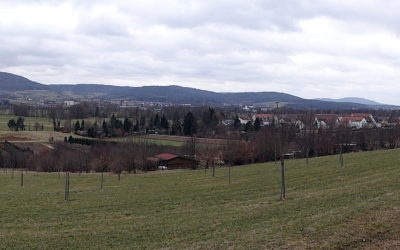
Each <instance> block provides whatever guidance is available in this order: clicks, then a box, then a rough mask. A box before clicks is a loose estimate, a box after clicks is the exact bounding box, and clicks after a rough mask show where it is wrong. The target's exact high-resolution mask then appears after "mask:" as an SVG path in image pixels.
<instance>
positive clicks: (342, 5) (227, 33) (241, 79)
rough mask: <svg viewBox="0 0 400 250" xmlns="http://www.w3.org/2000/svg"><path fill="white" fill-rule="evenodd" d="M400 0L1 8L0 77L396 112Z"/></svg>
mask: <svg viewBox="0 0 400 250" xmlns="http://www.w3.org/2000/svg"><path fill="white" fill-rule="evenodd" d="M399 10H400V1H395V0H393V1H392V0H385V1H380V0H376V1H372V0H357V1H356V0H321V1H312V0H297V1H295V0H293V1H290V0H287V1H286V0H274V1H272V0H241V1H238V0H198V1H194V0H181V1H180V0H134V1H131V0H126V1H125V0H112V1H109V0H99V1H94V0H93V1H82V0H71V1H62V0H18V1H15V0H9V1H8V0H1V1H0V16H1V18H0V38H1V43H0V71H5V72H10V73H14V74H19V75H22V76H25V77H28V78H30V79H32V80H35V81H38V82H41V83H45V84H53V83H104V84H113V85H129V86H142V85H171V84H178V85H182V86H190V87H196V88H201V89H207V90H213V91H231V92H237V91H280V92H286V93H290V94H295V95H298V96H301V97H304V98H318V97H333V98H338V97H344V96H359V97H366V98H370V99H373V100H377V101H380V102H384V103H390V104H400V99H399V98H398V97H399V96H400V95H399V94H400V88H399V87H400V82H399V79H400V70H399V69H400V37H399V33H400V15H399V14H398V11H399Z"/></svg>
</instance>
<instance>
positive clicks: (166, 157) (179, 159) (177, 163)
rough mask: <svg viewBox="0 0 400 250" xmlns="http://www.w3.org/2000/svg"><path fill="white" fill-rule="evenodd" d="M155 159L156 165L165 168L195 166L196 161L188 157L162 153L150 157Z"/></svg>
mask: <svg viewBox="0 0 400 250" xmlns="http://www.w3.org/2000/svg"><path fill="white" fill-rule="evenodd" d="M152 158H153V159H155V160H157V162H158V166H165V167H167V169H184V168H196V167H197V162H196V161H193V160H192V159H190V158H189V157H183V156H179V155H175V154H168V153H163V154H159V155H156V156H154V157H152Z"/></svg>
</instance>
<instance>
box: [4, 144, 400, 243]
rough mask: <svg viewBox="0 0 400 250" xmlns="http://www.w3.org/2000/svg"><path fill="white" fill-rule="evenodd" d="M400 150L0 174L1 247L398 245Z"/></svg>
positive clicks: (399, 237) (399, 225)
mask: <svg viewBox="0 0 400 250" xmlns="http://www.w3.org/2000/svg"><path fill="white" fill-rule="evenodd" d="M399 156H400V151H399V150H388V151H376V152H364V153H353V154H346V155H345V164H346V165H345V167H344V168H340V167H339V160H338V157H337V156H328V157H321V158H314V159H310V165H309V166H306V165H305V162H304V160H290V161H287V162H286V165H287V167H286V176H287V178H286V182H287V199H286V201H279V199H278V198H279V179H278V176H279V167H278V165H275V164H274V163H268V164H255V165H247V166H237V167H234V168H233V169H232V176H233V183H232V184H231V185H229V184H228V180H227V169H226V168H219V169H217V172H216V177H214V178H213V177H211V171H210V170H208V171H207V172H205V171H204V170H196V171H193V170H178V171H160V172H153V173H148V174H139V175H124V176H122V179H121V181H118V179H117V177H116V176H115V175H111V174H110V175H107V176H106V178H105V188H104V189H103V190H100V188H99V184H100V183H99V179H100V176H99V175H98V174H82V175H78V174H73V175H71V194H70V196H71V199H72V200H71V201H69V202H65V201H63V187H64V183H63V179H62V178H61V179H59V178H58V175H57V174H56V173H55V174H54V173H38V174H35V173H29V174H28V175H26V176H25V186H24V187H20V186H19V175H18V174H15V176H14V179H11V174H10V171H8V173H4V172H1V173H0V183H1V188H0V201H1V203H0V204H1V205H0V214H1V216H0V225H1V226H0V248H17V249H22V248H24V249H31V248H36V249H55V248H58V249H59V248H69V249H80V248H90V249H109V248H119V249H145V248H149V249H154V248H171V249H176V248H179V249H181V248H195V249H206V248H212V249H227V248H235V249H251V248H254V249H260V248H262V249H265V248H289V249H292V248H364V247H370V248H384V247H388V248H394V247H396V246H397V247H399V246H400V241H399V239H400V222H399V221H398V218H400V181H399V180H400V157H399Z"/></svg>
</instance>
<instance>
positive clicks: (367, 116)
mask: <svg viewBox="0 0 400 250" xmlns="http://www.w3.org/2000/svg"><path fill="white" fill-rule="evenodd" d="M350 116H351V117H359V118H364V119H365V121H366V122H367V125H366V126H365V127H368V128H375V127H379V126H378V123H377V122H376V121H375V119H374V117H373V116H372V115H371V114H368V113H353V114H351V115H350Z"/></svg>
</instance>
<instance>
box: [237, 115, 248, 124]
mask: <svg viewBox="0 0 400 250" xmlns="http://www.w3.org/2000/svg"><path fill="white" fill-rule="evenodd" d="M239 121H240V124H242V125H246V124H247V123H248V122H251V119H250V118H247V117H243V116H239Z"/></svg>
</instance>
